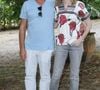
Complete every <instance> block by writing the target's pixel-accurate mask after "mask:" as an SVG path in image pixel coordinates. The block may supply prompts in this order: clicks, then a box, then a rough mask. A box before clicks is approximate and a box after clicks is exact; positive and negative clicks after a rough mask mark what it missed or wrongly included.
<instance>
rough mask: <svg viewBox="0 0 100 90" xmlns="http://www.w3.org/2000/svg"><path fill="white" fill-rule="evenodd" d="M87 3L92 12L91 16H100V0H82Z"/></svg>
mask: <svg viewBox="0 0 100 90" xmlns="http://www.w3.org/2000/svg"><path fill="white" fill-rule="evenodd" d="M81 1H83V2H84V3H85V5H86V7H87V9H88V11H89V12H91V18H97V17H100V0H81Z"/></svg>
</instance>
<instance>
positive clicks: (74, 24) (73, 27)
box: [69, 21, 76, 36]
mask: <svg viewBox="0 0 100 90" xmlns="http://www.w3.org/2000/svg"><path fill="white" fill-rule="evenodd" d="M69 27H70V35H71V36H72V33H73V31H74V30H75V28H76V22H74V21H72V22H70V24H69Z"/></svg>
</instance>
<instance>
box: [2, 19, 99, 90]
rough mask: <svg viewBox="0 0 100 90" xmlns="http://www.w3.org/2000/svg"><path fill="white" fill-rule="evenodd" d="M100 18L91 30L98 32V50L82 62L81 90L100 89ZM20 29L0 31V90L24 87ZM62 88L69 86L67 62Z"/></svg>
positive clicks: (18, 89)
mask: <svg viewBox="0 0 100 90" xmlns="http://www.w3.org/2000/svg"><path fill="white" fill-rule="evenodd" d="M99 29H100V20H94V21H92V29H91V32H96V34H95V39H96V50H95V51H94V53H93V56H92V57H91V60H90V62H88V63H84V62H82V65H81V71H80V90H100V30H99ZM18 52H19V48H18V30H14V31H12V30H10V31H4V32H0V90H25V89H24V62H22V61H20V58H19V54H18ZM65 68H66V69H65V70H64V74H63V76H62V79H61V83H60V90H66V89H67V90H68V88H69V65H67V64H66V66H65Z"/></svg>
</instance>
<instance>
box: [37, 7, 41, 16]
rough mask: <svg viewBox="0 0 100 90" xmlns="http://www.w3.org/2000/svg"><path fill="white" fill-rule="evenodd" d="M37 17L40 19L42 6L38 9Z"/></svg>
mask: <svg viewBox="0 0 100 90" xmlns="http://www.w3.org/2000/svg"><path fill="white" fill-rule="evenodd" d="M38 10H39V12H38V16H40V17H42V6H40V7H38Z"/></svg>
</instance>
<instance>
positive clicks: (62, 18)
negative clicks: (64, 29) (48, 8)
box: [59, 15, 67, 26]
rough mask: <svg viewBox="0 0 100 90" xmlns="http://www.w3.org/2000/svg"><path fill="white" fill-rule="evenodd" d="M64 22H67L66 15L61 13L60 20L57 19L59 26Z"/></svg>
mask: <svg viewBox="0 0 100 90" xmlns="http://www.w3.org/2000/svg"><path fill="white" fill-rule="evenodd" d="M66 22H67V18H66V16H65V15H61V16H60V21H59V23H60V26H61V25H63V24H65V23H66Z"/></svg>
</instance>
